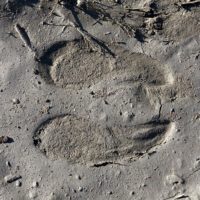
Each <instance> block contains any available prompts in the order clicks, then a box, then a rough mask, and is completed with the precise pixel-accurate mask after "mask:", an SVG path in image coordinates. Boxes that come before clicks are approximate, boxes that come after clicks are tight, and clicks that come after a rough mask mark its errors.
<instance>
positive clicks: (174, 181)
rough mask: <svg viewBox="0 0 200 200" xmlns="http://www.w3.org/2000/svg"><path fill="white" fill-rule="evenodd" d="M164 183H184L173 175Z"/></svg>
mask: <svg viewBox="0 0 200 200" xmlns="http://www.w3.org/2000/svg"><path fill="white" fill-rule="evenodd" d="M166 183H167V184H169V185H175V184H176V185H177V184H178V185H181V184H183V183H184V180H183V179H182V178H180V177H179V176H177V175H175V174H170V175H168V176H167V177H166Z"/></svg>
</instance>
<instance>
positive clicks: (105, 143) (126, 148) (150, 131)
mask: <svg viewBox="0 0 200 200" xmlns="http://www.w3.org/2000/svg"><path fill="white" fill-rule="evenodd" d="M169 129H170V122H169V121H157V122H155V121H154V122H153V121H152V122H147V123H146V124H138V125H137V126H134V125H133V126H121V125H115V126H113V127H112V126H102V125H100V124H98V123H93V122H91V121H89V120H88V119H85V118H81V117H80V118H79V117H77V116H74V115H64V116H59V117H55V118H52V119H49V120H48V121H46V122H45V123H43V124H41V125H40V126H39V127H38V129H37V131H36V132H35V135H34V144H35V145H36V147H38V148H39V149H40V150H41V152H43V153H44V154H45V155H46V156H47V157H48V158H50V159H53V160H54V159H59V158H64V159H66V160H67V161H69V162H70V163H72V164H74V163H81V164H87V163H95V164H97V163H102V162H112V161H119V160H120V159H122V158H124V157H128V156H133V155H134V154H138V153H144V152H146V151H147V150H149V149H150V148H152V147H154V146H156V145H158V144H160V143H161V142H163V141H164V139H165V137H166V132H167V131H168V130H169Z"/></svg>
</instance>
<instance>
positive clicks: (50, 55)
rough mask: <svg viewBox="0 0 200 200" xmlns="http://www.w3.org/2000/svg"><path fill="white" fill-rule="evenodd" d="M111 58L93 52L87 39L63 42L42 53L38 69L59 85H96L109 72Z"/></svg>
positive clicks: (45, 76)
mask: <svg viewBox="0 0 200 200" xmlns="http://www.w3.org/2000/svg"><path fill="white" fill-rule="evenodd" d="M111 60H112V58H111V57H109V56H106V55H102V54H100V53H98V52H95V51H91V50H90V49H89V48H87V46H86V43H85V41H84V40H73V41H60V42H57V43H55V44H53V45H51V46H50V47H48V48H47V49H46V50H45V51H44V53H42V55H41V56H39V61H40V62H39V65H38V70H39V73H40V75H41V77H42V78H43V79H44V80H45V81H46V82H47V83H48V84H54V85H56V86H58V87H62V88H66V87H70V86H73V87H83V86H89V85H91V84H94V83H95V81H96V80H99V79H100V77H102V76H103V75H104V74H107V73H108V72H109V71H110V68H109V65H110V62H111Z"/></svg>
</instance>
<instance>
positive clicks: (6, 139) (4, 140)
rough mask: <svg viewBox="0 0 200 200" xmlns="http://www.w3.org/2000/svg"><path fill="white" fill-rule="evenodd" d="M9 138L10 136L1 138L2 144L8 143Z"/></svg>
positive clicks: (0, 142)
mask: <svg viewBox="0 0 200 200" xmlns="http://www.w3.org/2000/svg"><path fill="white" fill-rule="evenodd" d="M8 141H9V137H8V136H0V144H3V143H8Z"/></svg>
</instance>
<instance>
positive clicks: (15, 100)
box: [12, 99, 20, 104]
mask: <svg viewBox="0 0 200 200" xmlns="http://www.w3.org/2000/svg"><path fill="white" fill-rule="evenodd" d="M12 102H13V104H19V103H20V101H19V99H13V100H12Z"/></svg>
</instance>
